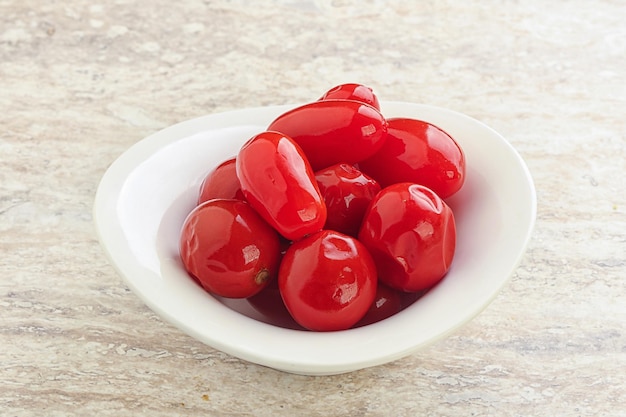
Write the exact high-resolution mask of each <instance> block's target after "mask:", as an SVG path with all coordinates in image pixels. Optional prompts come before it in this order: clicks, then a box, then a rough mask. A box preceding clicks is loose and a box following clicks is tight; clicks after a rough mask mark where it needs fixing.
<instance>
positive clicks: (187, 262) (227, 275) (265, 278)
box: [179, 199, 280, 298]
mask: <svg viewBox="0 0 626 417" xmlns="http://www.w3.org/2000/svg"><path fill="white" fill-rule="evenodd" d="M179 248H180V257H181V260H182V262H183V265H184V267H185V269H186V270H187V272H188V273H189V274H190V275H191V276H192V277H194V278H195V279H196V280H197V281H198V282H199V283H200V285H201V286H202V287H203V288H204V289H205V290H206V291H208V292H210V293H213V294H216V295H219V296H221V297H228V298H246V297H250V296H252V295H254V294H256V293H258V292H259V291H261V290H262V289H263V288H265V287H266V286H267V284H268V283H269V282H270V281H271V280H273V279H276V276H277V273H278V265H279V261H280V243H279V237H278V234H277V233H276V231H275V230H274V229H272V228H271V227H270V226H269V225H268V224H267V223H266V222H265V221H264V220H263V219H262V218H261V217H260V216H259V215H258V214H257V213H256V212H255V211H254V210H253V209H252V207H250V205H249V204H248V203H246V202H244V201H240V200H228V199H214V200H209V201H206V202H204V203H202V204H200V205H199V206H196V207H195V208H194V209H193V210H192V211H191V213H190V214H189V215H188V216H187V218H186V219H185V222H184V224H183V228H182V231H181V235H180V242H179Z"/></svg>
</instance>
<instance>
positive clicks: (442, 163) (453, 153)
mask: <svg viewBox="0 0 626 417" xmlns="http://www.w3.org/2000/svg"><path fill="white" fill-rule="evenodd" d="M387 122H388V124H389V127H388V132H387V139H386V140H385V143H384V145H383V146H382V148H381V149H380V150H379V151H378V152H377V153H376V154H375V155H374V156H372V157H371V158H368V159H367V160H365V161H361V162H360V163H359V169H361V170H362V171H363V172H365V173H366V174H368V175H370V176H372V177H373V178H375V179H376V180H377V181H378V182H379V183H380V185H381V186H382V187H386V186H388V185H391V184H395V183H398V182H413V183H416V184H421V185H424V186H426V187H428V188H430V189H431V190H433V191H434V192H436V193H437V194H438V195H439V196H440V197H441V198H448V197H450V196H451V195H452V194H454V193H456V192H457V191H458V190H459V189H460V188H461V186H462V185H463V182H464V181H465V155H464V153H463V151H462V149H461V148H460V147H459V145H458V144H457V143H456V142H455V141H454V139H453V138H452V137H451V136H450V135H448V134H447V133H446V132H444V131H443V130H441V129H440V128H438V127H437V126H434V125H432V124H430V123H427V122H423V121H421V120H415V119H407V118H392V119H388V120H387Z"/></svg>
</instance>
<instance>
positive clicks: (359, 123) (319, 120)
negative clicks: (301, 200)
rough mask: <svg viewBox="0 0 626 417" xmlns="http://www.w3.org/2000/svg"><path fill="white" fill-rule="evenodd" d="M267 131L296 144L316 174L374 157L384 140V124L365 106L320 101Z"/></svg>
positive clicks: (289, 114) (286, 115) (293, 112)
mask: <svg viewBox="0 0 626 417" xmlns="http://www.w3.org/2000/svg"><path fill="white" fill-rule="evenodd" d="M267 130H274V131H277V132H281V133H284V134H285V135H287V136H289V137H291V138H292V139H293V140H294V141H296V143H298V145H300V147H301V148H302V150H303V151H304V154H305V155H306V157H307V158H308V160H309V162H310V163H311V166H312V167H313V169H314V170H316V171H317V170H319V169H322V168H326V167H328V166H331V165H334V164H337V163H340V162H345V163H349V164H353V163H355V162H359V161H361V160H363V159H365V158H369V157H370V156H372V155H374V153H376V151H378V150H379V149H380V148H381V146H382V145H383V142H384V140H385V137H386V134H387V122H386V121H385V119H384V118H383V116H382V114H380V112H379V111H378V110H376V109H375V108H374V107H372V106H370V105H368V104H364V103H360V102H358V101H353V100H322V101H315V102H313V103H309V104H305V105H303V106H300V107H297V108H295V109H292V110H290V111H288V112H286V113H284V114H282V115H280V116H278V118H277V119H276V120H274V121H273V122H272V123H270V125H269V127H268V129H267Z"/></svg>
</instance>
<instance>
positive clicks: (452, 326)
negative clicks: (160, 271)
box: [93, 101, 537, 375]
mask: <svg viewBox="0 0 626 417" xmlns="http://www.w3.org/2000/svg"><path fill="white" fill-rule="evenodd" d="M380 104H381V111H382V113H383V114H389V115H390V116H389V117H415V115H420V117H419V118H421V119H422V120H426V121H428V122H431V123H433V124H435V125H438V126H439V127H441V128H442V129H444V130H447V126H446V123H445V120H454V121H455V123H457V124H460V125H462V126H465V127H470V128H472V129H475V130H477V131H480V132H481V134H482V135H483V137H486V138H488V139H489V140H491V141H492V142H493V146H497V147H498V151H499V152H501V153H502V154H503V155H506V156H507V157H508V158H509V162H510V163H512V164H513V165H514V166H513V168H514V169H516V172H517V175H518V176H519V178H520V180H521V184H522V185H523V186H524V187H525V189H524V190H523V192H524V193H525V194H524V195H525V196H526V197H525V198H524V199H523V202H524V204H525V207H522V208H520V209H521V210H522V211H523V213H524V218H523V219H522V221H523V222H524V224H523V226H524V227H523V230H524V234H523V235H522V236H519V239H518V240H517V241H515V245H516V249H515V256H514V259H512V262H510V263H509V264H508V265H507V266H506V268H503V271H502V277H501V278H500V279H499V280H498V281H497V282H495V283H494V285H493V286H491V287H490V288H488V290H487V291H486V292H485V293H483V294H481V297H480V298H479V299H476V300H474V302H472V303H470V304H468V305H467V306H465V310H464V312H463V314H462V315H459V316H458V317H457V318H456V319H454V320H452V321H451V322H449V323H448V325H446V326H444V327H443V328H441V329H439V330H436V331H431V332H430V334H429V335H428V337H424V336H423V335H416V334H414V333H409V334H408V335H407V334H403V333H402V332H404V333H406V330H407V329H413V328H416V326H414V324H415V320H414V314H416V313H417V311H418V310H423V309H427V307H421V304H420V303H416V304H415V305H412V306H410V307H409V308H407V309H405V310H403V311H402V312H400V313H398V314H396V315H395V316H393V317H391V318H389V319H386V320H384V321H382V322H378V323H374V324H371V325H368V326H365V327H360V328H354V329H349V330H344V331H339V332H319V333H318V332H307V331H301V330H291V329H285V328H280V327H277V326H272V325H270V324H266V323H262V322H259V321H257V320H255V319H252V318H250V317H246V316H244V315H242V314H239V313H237V312H235V311H233V310H230V309H229V308H228V307H226V306H224V305H223V304H221V303H219V302H217V301H215V299H214V298H213V297H211V296H210V295H208V294H198V297H199V298H198V299H194V300H193V302H205V301H206V302H207V303H208V304H207V306H208V307H207V308H209V309H220V311H219V314H220V317H221V319H223V320H225V321H226V324H223V325H218V324H215V325H211V326H208V327H207V330H204V329H200V327H199V326H198V325H197V324H196V323H193V322H191V321H190V319H189V317H190V316H189V315H188V314H186V313H185V312H184V311H182V309H184V308H185V306H184V304H185V303H183V302H182V300H179V301H178V302H176V303H174V304H172V305H168V306H164V305H163V304H162V303H161V302H162V300H163V297H162V296H161V295H159V294H157V293H156V292H155V290H154V288H150V285H149V284H148V283H147V281H145V280H139V279H137V275H135V274H145V273H146V272H147V271H146V270H145V269H143V268H141V267H140V266H138V265H136V264H134V263H136V260H134V259H133V257H132V255H131V254H129V253H128V252H127V251H126V253H125V251H124V249H120V248H123V247H124V245H125V244H126V243H125V235H124V230H123V228H122V226H121V224H120V221H119V218H117V202H118V199H119V198H120V195H121V192H122V189H123V187H124V185H125V181H127V179H128V178H129V176H130V175H131V174H132V173H133V171H134V170H135V169H136V168H137V167H138V166H139V165H141V164H142V163H144V162H145V161H147V160H149V159H150V158H152V157H153V156H154V155H155V154H157V153H158V152H161V151H162V150H163V149H164V148H165V147H167V146H169V145H171V144H173V143H176V142H177V141H180V140H181V139H184V138H188V137H192V136H194V135H197V134H201V133H203V132H206V131H211V130H217V129H221V128H228V127H237V126H242V125H246V126H254V127H257V128H258V127H259V126H262V125H263V122H265V123H266V124H268V123H269V122H271V120H273V118H274V117H276V116H278V115H279V114H280V113H282V112H284V111H286V110H288V109H291V108H293V107H296V106H297V105H290V104H287V105H275V106H266V107H252V108H245V109H237V110H232V111H224V112H219V113H213V114H209V115H205V116H201V117H198V118H194V119H190V120H187V121H183V122H180V123H177V124H174V125H172V126H169V127H166V128H164V129H162V130H159V131H157V132H155V133H153V134H151V135H148V136H147V137H145V138H144V139H142V140H140V141H138V142H137V143H135V144H134V145H132V146H131V147H130V148H129V149H128V150H126V151H125V152H124V153H122V155H120V156H119V157H118V158H117V159H116V160H115V161H114V162H113V163H112V164H111V165H110V166H109V168H108V169H107V170H106V172H105V173H104V175H103V177H102V179H101V181H100V184H99V186H98V189H97V191H96V195H95V200H94V206H93V220H94V225H95V228H96V232H97V235H98V239H99V241H100V243H101V246H102V247H103V250H104V252H105V254H106V255H107V257H108V258H109V260H110V261H111V263H112V265H113V266H114V267H115V269H116V271H117V272H118V274H119V275H120V276H121V277H122V278H123V280H124V281H125V283H126V285H128V286H129V288H131V290H132V291H133V292H134V293H135V294H136V295H137V296H138V297H139V298H140V299H141V300H142V301H143V302H144V303H145V304H146V305H147V306H148V307H150V308H151V309H152V310H153V311H154V312H155V313H157V314H158V315H159V316H160V317H161V318H163V319H164V320H166V321H168V322H170V323H171V324H173V325H174V326H176V327H178V328H179V329H181V330H182V331H184V332H185V333H187V334H189V335H191V336H192V337H194V338H196V339H198V340H200V341H202V342H204V343H206V344H208V345H209V346H211V347H213V348H215V349H218V350H220V351H223V352H225V353H228V354H230V355H233V356H235V357H238V358H241V359H244V360H246V361H249V362H253V363H257V364H259V365H264V366H268V367H271V368H275V369H279V370H282V371H286V372H291V373H298V374H306V375H328V374H337V373H343V372H349V371H354V370H358V369H362V368H366V367H370V366H375V365H380V364H383V363H387V362H390V361H393V360H397V359H399V358H401V357H403V356H406V355H408V354H410V353H412V352H415V351H416V350H418V349H420V348H422V347H425V346H426V345H428V344H431V343H434V342H436V341H438V340H440V339H442V338H444V337H446V336H447V335H449V334H450V333H452V332H454V331H456V330H457V329H458V328H459V327H461V326H463V325H464V324H465V323H467V322H468V321H470V320H471V319H473V318H474V317H475V316H477V315H478V314H479V313H480V312H481V311H483V310H484V309H485V308H486V307H487V306H488V305H489V304H490V303H491V301H492V300H493V299H494V298H495V297H496V296H497V294H498V293H499V292H500V290H501V289H502V287H503V286H504V285H505V284H506V283H507V282H508V280H509V279H510V277H511V276H512V274H513V273H514V271H515V269H516V268H517V266H518V265H519V263H520V262H521V259H522V257H523V254H524V252H525V250H526V247H527V245H528V243H529V241H530V238H531V235H532V232H533V229H534V224H535V219H536V211H537V198H536V191H535V187H534V183H533V180H532V177H531V174H530V171H529V169H528V167H527V166H526V164H525V162H524V161H523V159H522V158H521V156H520V155H519V154H518V152H517V151H516V150H515V149H514V148H513V146H512V145H511V144H510V143H509V142H508V141H507V140H506V139H505V138H504V137H502V136H501V135H500V134H499V133H497V132H496V131H495V130H493V129H492V128H490V127H489V126H487V125H485V124H484V123H482V122H480V121H478V120H476V119H474V118H472V117H470V116H467V115H465V114H462V113H459V112H456V111H453V110H448V109H444V108H440V107H436V106H431V105H425V104H417V103H407V102H401V101H381V102H380ZM246 120H249V121H251V122H250V123H249V124H246V122H245V121H246ZM442 121H443V123H442ZM453 137H454V135H453ZM468 164H469V161H468ZM173 267H175V266H173ZM453 267H454V265H453ZM189 281H190V284H189V285H195V284H193V283H191V280H189ZM444 282H445V280H444ZM194 297H195V296H194ZM200 299H202V300H204V301H202V300H200ZM213 301H214V302H215V303H213ZM209 304H210V306H209ZM416 305H419V306H416ZM233 328H238V329H240V332H237V333H236V334H235V335H234V336H231V337H226V338H225V337H224V334H220V332H224V331H226V329H231V330H232V329H233ZM213 332H215V333H213ZM231 333H232V332H231Z"/></svg>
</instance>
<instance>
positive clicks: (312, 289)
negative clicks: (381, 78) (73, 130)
mask: <svg viewBox="0 0 626 417" xmlns="http://www.w3.org/2000/svg"><path fill="white" fill-rule="evenodd" d="M464 179H465V156H464V154H463V151H462V149H461V148H460V147H459V145H458V144H457V143H456V141H455V140H454V139H453V138H452V137H451V136H450V135H448V134H447V133H446V132H444V131H443V130H442V129H440V128H439V127H437V126H434V125H433V124H430V123H427V122H425V121H421V120H415V119H410V118H385V117H384V116H383V115H382V114H381V111H380V106H379V102H378V99H377V97H376V95H375V94H374V92H373V91H372V89H370V88H368V87H366V86H364V85H360V84H342V85H339V86H337V87H334V88H332V89H330V90H329V91H327V92H326V93H325V94H324V95H323V96H322V97H321V98H320V99H318V100H317V101H313V102H310V103H308V104H305V105H302V106H300V107H297V108H294V109H291V110H289V111H287V112H286V113H284V114H281V115H280V116H278V117H277V118H276V119H275V120H274V121H272V122H271V123H270V124H269V125H268V126H267V129H266V130H265V131H263V132H259V133H258V134H257V135H256V136H254V137H252V138H250V139H249V140H248V141H247V142H246V143H245V144H244V145H243V146H242V147H241V149H240V150H239V152H238V154H237V155H236V156H234V157H233V158H232V159H229V160H227V161H224V162H223V163H222V164H220V165H219V166H217V167H215V168H214V169H212V171H211V172H209V173H208V175H207V176H206V178H205V179H204V181H203V183H202V186H201V189H200V190H199V199H198V205H197V206H196V207H195V208H194V209H193V211H192V212H191V213H190V214H189V215H188V217H187V218H186V220H185V222H184V225H183V228H182V231H181V237H180V255H181V259H182V261H183V264H184V266H185V269H186V270H187V272H188V273H189V274H190V275H191V276H192V277H193V278H194V279H196V280H197V281H198V282H199V283H200V285H201V286H202V287H203V288H204V289H205V290H206V291H208V292H210V293H212V294H214V295H217V296H220V297H227V298H248V300H249V301H250V302H251V304H253V305H255V303H256V305H259V306H260V305H266V306H267V301H268V300H272V302H273V303H280V304H281V305H280V306H275V307H276V308H279V307H280V308H283V309H284V310H286V311H287V312H288V313H286V314H289V316H290V318H293V320H295V322H296V323H297V324H298V325H299V326H302V327H303V328H305V329H308V330H314V331H333V330H344V329H349V328H352V327H355V326H361V325H365V324H369V323H373V322H376V321H379V320H381V319H383V318H386V317H388V316H390V315H392V314H395V313H396V312H398V311H400V310H401V309H402V308H404V307H405V306H406V304H407V302H410V301H414V300H415V299H416V298H417V297H418V296H419V295H420V294H422V293H423V292H424V291H426V290H428V289H429V288H431V287H432V286H434V285H435V284H437V283H438V282H439V281H440V280H441V279H443V278H444V276H445V275H446V273H447V272H448V270H449V268H450V265H451V263H452V260H453V257H454V252H455V245H456V227H455V221H454V215H453V213H452V210H451V209H450V207H449V206H448V205H447V204H446V202H445V199H447V198H448V197H450V196H451V195H453V194H454V193H456V192H457V191H458V190H459V189H460V188H461V187H462V185H463V182H464ZM271 294H279V296H278V297H272V296H271ZM264 297H269V298H266V299H265V300H264V299H263V298H264ZM407 300H409V301H407Z"/></svg>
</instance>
